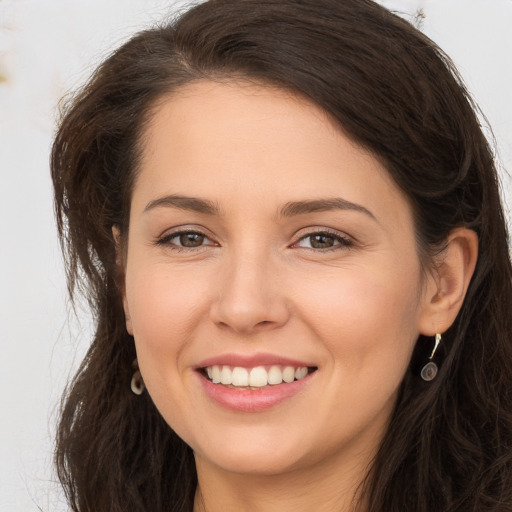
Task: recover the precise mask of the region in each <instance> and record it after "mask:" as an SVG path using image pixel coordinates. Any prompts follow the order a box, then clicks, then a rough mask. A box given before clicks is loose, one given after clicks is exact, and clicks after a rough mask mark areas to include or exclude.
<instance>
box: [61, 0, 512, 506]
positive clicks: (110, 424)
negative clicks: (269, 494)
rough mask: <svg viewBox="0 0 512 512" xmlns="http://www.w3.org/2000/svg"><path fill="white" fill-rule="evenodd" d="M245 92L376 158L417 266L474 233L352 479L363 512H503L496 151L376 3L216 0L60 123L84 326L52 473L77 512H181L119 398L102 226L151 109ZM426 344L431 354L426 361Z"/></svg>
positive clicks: (503, 354)
mask: <svg viewBox="0 0 512 512" xmlns="http://www.w3.org/2000/svg"><path fill="white" fill-rule="evenodd" d="M236 77H244V78H245V79H252V80H255V81H257V82H258V83H263V84H271V85H274V86H278V87H281V88H284V89H287V90H291V91H293V92H294V93H296V94H300V95H302V96H303V97H306V98H308V99H309V100H310V101H312V102H314V103H316V104H317V105H319V106H320V107H321V108H323V109H324V110H325V111H326V112H328V113H329V115H330V116H331V117H332V118H333V119H335V120H336V121H337V122H338V123H339V125H340V127H342V128H343V130H344V131H345V133H348V134H349V135H350V136H351V137H352V138H353V139H354V140H355V141H356V142H357V143H358V144H360V145H361V146H363V147H365V148H367V149H368V150H369V151H371V152H372V154H373V155H375V156H376V157H377V158H379V159H380V160H381V161H382V162H383V163H384V165H385V166H386V168H387V169H388V170H389V173H390V175H391V176H392V177H393V178H394V180H395V181H396V183H397V184H398V185H399V187H400V188H401V189H402V190H403V191H404V192H405V193H406V194H407V196H408V197H409V199H410V202H411V204H412V205H413V209H414V215H415V222H416V230H417V243H418V247H419V250H420V254H421V255H422V257H423V258H424V260H425V261H428V259H429V257H431V255H432V253H433V252H434V251H435V250H436V249H437V248H439V247H440V246H441V245H442V243H443V240H445V239H446V237H447V235H448V234H449V233H450V231H451V230H452V229H453V228H455V227H458V226H466V227H468V228H470V229H473V230H474V231H475V232H476V233H477V234H478V238H479V257H478V263H477V267H476V270H475V273H474V276H473V279H472V282H471V284H470V287H469V290H468V293H467V296H466V298H465V301H464V304H463V307H462V310H461V311H460V313H459V315H458V317H457V319H456V321H455V323H454V324H453V326H452V327H451V328H450V329H449V331H448V332H447V333H446V334H445V336H444V343H443V347H444V351H443V353H442V359H441V360H440V361H439V363H440V365H441V368H440V371H439V375H438V376H437V378H436V379H435V380H434V381H432V382H430V383H426V382H423V381H422V380H421V379H420V378H419V377H418V376H417V374H416V372H415V366H416V362H417V361H419V360H421V359H422V358H423V357H424V356H425V354H426V352H427V350H428V349H429V348H430V345H429V344H428V340H425V339H423V338H422V337H420V339H419V340H418V343H417V348H416V351H415V354H414V356H413V360H412V361H411V366H410V370H409V371H408V372H407V374H406V376H405V378H404V381H403V384H402V387H401V390H400V394H399V398H398V402H397V405H396V410H395V412H394V415H393V418H392V420H391V424H390V427H389V430H388V432H387V434H386V436H385V438H384V440H383V442H382V445H381V447H380V450H379V452H378V454H377V456H376V458H375V460H374V464H373V467H372V469H371V471H370V472H369V474H368V477H367V479H366V481H365V482H364V492H365V496H366V497H367V498H368V500H369V512H403V511H407V512H432V511H441V510H442V511H443V512H448V511H450V512H456V511H457V512H470V511H475V512H476V511H478V512H483V511H489V512H490V511H492V512H498V511H500V512H505V511H507V512H509V511H510V510H512V371H511V368H512V270H511V262H510V256H509V252H508V251H509V250H508V245H507V233H506V224H505V220H504V215H503V210H502V207H501V203H500V195H499V188H498V178H497V174H496V169H495V164H494V162H493V155H492V151H491V150H490V148H489V146H488V143H487V141H486V139H485V137H484V135H483V134H482V130H481V128H480V126H479V123H478V120H477V116H476V114H475V110H476V109H475V106H474V105H473V103H472V101H471V99H470V98H469V96H468V94H467V92H466V89H465V87H464V85H463V83H462V81H461V79H460V78H459V76H458V74H457V72H456V70H455V69H454V67H453V65H452V64H451V62H450V60H449V59H448V58H447V57H446V56H445V55H444V54H443V52H442V51H441V50H440V49H439V48H438V47H436V45H435V44H434V43H432V41H430V40H429V39H428V38H427V37H425V36H424V35H422V34H421V33H419V32H418V31H417V30H415V29H414V28H413V27H412V26H411V25H409V24H408V23H407V22H406V21H404V20H402V19H400V18H398V17H396V16H394V15H393V14H391V13H390V12H388V11H387V10H386V9H384V8H382V7H380V6H379V5H377V4H375V3H374V2H372V1H370V0H343V1H341V0H297V1H293V2H292V1H282V0H211V1H209V2H206V3H203V4H200V5H198V6H196V7H194V8H192V9H190V10H189V11H188V12H186V13H185V14H184V15H182V16H181V17H179V18H177V19H176V20H174V21H173V22H171V23H169V24H167V25H165V26H162V27H159V28H155V29H151V30H148V31H145V32H142V33H140V34H138V35H136V36H135V37H133V38H132V39H131V40H130V41H129V42H127V43H126V44H124V45H123V46H122V47H121V48H119V49H118V50H117V51H116V52H114V54H113V55H112V56H111V57H110V58H109V59H108V60H106V61H105V62H104V63H103V64H102V65H101V66H100V67H99V68H98V70H97V71H96V72H95V74H94V75H93V77H92V78H91V80H90V81H89V83H88V84H87V85H86V86H85V87H84V88H83V90H81V91H80V92H79V93H78V94H77V95H76V97H75V98H74V100H73V101H72V102H71V103H70V105H69V106H68V108H67V109H66V111H65V113H64V115H63V118H62V121H61V125H60V129H59V131H58V133H57V136H56V139H55V143H54V146H53V152H52V158H51V167H52V177H53V182H54V187H55V204H56V213H57V220H58V228H59V233H60V236H61V240H62V243H63V248H64V253H65V256H66V262H67V269H68V278H69V287H70V292H71V294H72V295H73V294H75V293H77V292H79V291H82V292H83V293H85V295H86V297H87V298H88V299H89V302H90V305H91V307H92V308H93V312H94V315H95V318H96V332H95V335H94V339H93V340H92V343H91V347H90V349H89V352H88V354H87V356H86V358H85V360H84V361H83V363H82V365H81V367H80V369H79V371H78V373H77V375H76V377H75V378H74V380H73V382H72V383H71V384H70V386H69V389H68V391H67V393H66V395H65V397H64V400H63V407H62V415H61V421H60V426H59V430H58V438H57V449H56V463H57V468H58V474H59V477H60V479H61V481H62V483H63V486H64V488H65V490H66V493H67V496H68V499H69V502H70V505H71V508H72V509H73V510H75V511H81V512H85V511H95V512H98V511H107V510H108V511H112V512H114V511H115V512H126V511H127V510H129V511H131V512H141V511H151V512H158V511H162V512H163V511H166V512H167V511H191V510H192V507H193V497H194V492H195V487H196V483H197V481H196V479H197V477H196V473H195V466H194V460H193V454H192V451H191V449H190V448H189V447H188V446H187V445H186V444H185V443H184V442H183V441H182V440H181V439H180V438H179V437H178V436H177V435H176V434H175V433H174V432H173V431H172V430H171V428H170V427H169V426H168V425H167V424H166V423H165V422H164V420H163V419H162V418H161V416H160V415H159V413H158V411H157V410H156V408H155V406H154V405H153V403H152V402H151V399H150V397H149V396H148V395H147V394H144V395H142V396H140V397H137V396H135V395H133V394H132V393H131V392H130V386H129V383H130V378H131V375H132V372H133V369H132V361H133V360H134V358H135V348H134V343H133V339H132V338H131V337H130V336H129V335H128V334H127V333H126V330H125V325H124V315H123V309H122V305H121V297H120V292H119V287H118V280H117V274H116V261H115V249H114V240H113V237H112V226H114V225H116V226H118V227H119V229H120V231H121V234H123V233H126V231H127V227H128V223H129V216H128V211H129V208H128V207H129V203H130V194H131V189H132V183H133V180H134V176H135V175H136V173H137V166H138V162H139V156H140V148H141V145H142V141H141V133H142V132H143V130H144V126H145V124H146V123H147V122H148V120H150V118H151V114H152V112H153V111H154V109H155V108H158V100H159V99H160V98H162V97H163V96H165V95H167V94H170V93H172V92H173V91H174V90H176V88H178V87H180V86H182V85H184V84H187V83H190V82H193V81H196V80H205V79H206V80H222V79H224V78H236ZM425 347H427V348H425Z"/></svg>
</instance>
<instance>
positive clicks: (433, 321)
mask: <svg viewBox="0 0 512 512" xmlns="http://www.w3.org/2000/svg"><path fill="white" fill-rule="evenodd" d="M477 259H478V237H477V234H476V233H475V232H474V231H473V230H471V229H467V228H457V229H454V230H453V231H452V232H451V233H450V235H449V237H448V239H447V242H446V247H445V249H444V250H443V251H442V253H441V254H439V255H438V256H436V258H435V261H434V268H433V270H432V271H431V273H430V274H429V276H428V278H427V280H428V282H427V284H426V286H425V296H424V303H423V309H422V312H421V315H420V324H419V331H420V333H421V334H423V335H425V336H434V335H435V334H436V333H443V332H445V331H446V330H447V329H448V328H449V327H450V326H451V325H452V324H453V322H454V321H455V318H456V317H457V314H458V313H459V311H460V308H461V307H462V304H463V302H464V298H465V296H466V292H467V289H468V286H469V283H470V281H471V277H472V276H473V272H474V271H475V266H476V262H477Z"/></svg>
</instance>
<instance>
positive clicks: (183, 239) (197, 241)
mask: <svg viewBox="0 0 512 512" xmlns="http://www.w3.org/2000/svg"><path fill="white" fill-rule="evenodd" d="M203 240H204V236H203V235H199V234H198V233H183V234H181V235H180V243H181V245H182V246H184V247H199V246H200V245H202V244H203Z"/></svg>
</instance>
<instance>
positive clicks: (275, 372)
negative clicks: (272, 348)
mask: <svg viewBox="0 0 512 512" xmlns="http://www.w3.org/2000/svg"><path fill="white" fill-rule="evenodd" d="M306 371H307V368H306ZM267 380H268V383H269V384H281V382H283V372H282V371H281V368H279V366H272V367H271V368H270V370H269V372H268V377H267Z"/></svg>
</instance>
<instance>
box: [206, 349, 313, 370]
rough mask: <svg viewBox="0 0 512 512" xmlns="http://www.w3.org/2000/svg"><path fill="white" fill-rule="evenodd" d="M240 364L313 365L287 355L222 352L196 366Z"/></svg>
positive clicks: (249, 365)
mask: <svg viewBox="0 0 512 512" xmlns="http://www.w3.org/2000/svg"><path fill="white" fill-rule="evenodd" d="M215 365H218V366H223V365H226V366H241V367H243V368H254V367H255V366H270V365H281V366H294V367H295V368H299V367H304V366H314V365H312V364H308V363H305V362H304V361H298V360H296V359H289V358H287V357H281V356H277V355H274V354H263V353H262V354H252V355H250V356H248V355H243V354H223V355H220V356H215V357H210V358H208V359H205V360H204V361H201V362H200V363H199V364H198V365H197V368H206V367H207V366H215Z"/></svg>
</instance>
